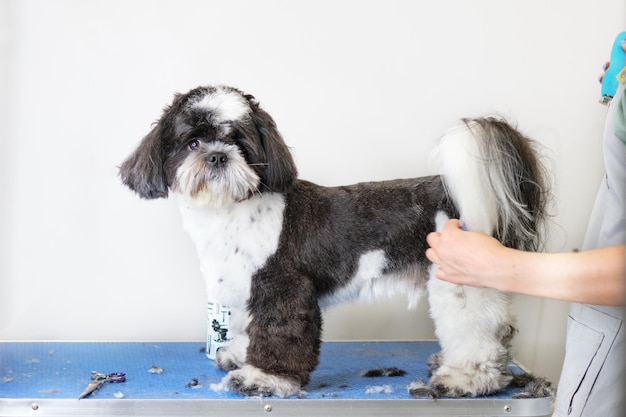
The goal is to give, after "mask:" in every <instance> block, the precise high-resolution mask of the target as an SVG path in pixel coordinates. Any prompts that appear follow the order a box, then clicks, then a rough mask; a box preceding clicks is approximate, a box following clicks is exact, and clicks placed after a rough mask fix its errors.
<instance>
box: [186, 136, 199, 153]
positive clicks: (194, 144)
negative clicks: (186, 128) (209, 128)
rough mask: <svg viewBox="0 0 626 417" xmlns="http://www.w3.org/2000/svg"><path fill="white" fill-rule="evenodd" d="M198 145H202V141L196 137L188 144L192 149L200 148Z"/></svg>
mask: <svg viewBox="0 0 626 417" xmlns="http://www.w3.org/2000/svg"><path fill="white" fill-rule="evenodd" d="M198 146H200V141H199V140H198V139H194V140H192V141H191V142H189V143H188V144H187V148H189V150H190V151H193V150H195V149H198Z"/></svg>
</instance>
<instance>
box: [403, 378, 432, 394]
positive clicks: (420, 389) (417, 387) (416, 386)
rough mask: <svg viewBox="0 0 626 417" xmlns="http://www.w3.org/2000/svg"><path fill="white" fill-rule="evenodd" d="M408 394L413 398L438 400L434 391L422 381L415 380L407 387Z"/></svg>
mask: <svg viewBox="0 0 626 417" xmlns="http://www.w3.org/2000/svg"><path fill="white" fill-rule="evenodd" d="M408 390H409V394H411V395H412V396H413V397H415V398H438V397H437V393H436V392H435V390H433V389H432V388H431V386H430V385H428V383H427V382H426V381H424V380H423V379H416V380H415V381H413V382H411V383H410V384H409V386H408Z"/></svg>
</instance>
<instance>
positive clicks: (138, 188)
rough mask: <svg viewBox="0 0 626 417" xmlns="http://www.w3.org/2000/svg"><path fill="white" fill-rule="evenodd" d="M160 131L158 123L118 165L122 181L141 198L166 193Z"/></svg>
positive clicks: (161, 196)
mask: <svg viewBox="0 0 626 417" xmlns="http://www.w3.org/2000/svg"><path fill="white" fill-rule="evenodd" d="M160 131H161V123H158V124H157V125H156V126H155V127H154V128H153V129H152V131H150V133H148V134H147V135H146V136H145V137H144V138H143V139H142V141H141V143H140V144H139V147H137V149H136V150H135V151H134V152H133V153H132V154H131V155H130V156H129V157H128V158H127V159H126V160H125V161H124V162H123V163H122V166H121V167H120V177H122V182H123V183H124V184H125V185H126V186H128V188H130V189H131V190H133V191H135V192H136V193H137V194H139V196H140V197H142V198H147V199H154V198H166V197H167V194H168V189H167V179H166V177H165V169H164V167H163V152H162V149H161V146H162V144H161V134H160V133H159V132H160Z"/></svg>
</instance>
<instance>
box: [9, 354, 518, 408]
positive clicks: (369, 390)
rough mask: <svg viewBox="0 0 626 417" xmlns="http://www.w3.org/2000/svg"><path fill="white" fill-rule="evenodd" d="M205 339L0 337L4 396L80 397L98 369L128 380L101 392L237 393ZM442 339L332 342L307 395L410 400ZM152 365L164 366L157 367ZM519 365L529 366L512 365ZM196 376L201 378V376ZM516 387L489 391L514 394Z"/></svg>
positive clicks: (131, 395)
mask: <svg viewBox="0 0 626 417" xmlns="http://www.w3.org/2000/svg"><path fill="white" fill-rule="evenodd" d="M202 348H203V343H201V342H0V398H62V399H76V398H78V396H79V394H80V393H81V392H82V391H83V390H84V389H85V388H86V386H87V384H88V383H89V382H90V373H91V371H98V372H102V373H111V372H124V373H126V378H127V379H126V382H123V383H119V384H112V383H110V384H105V385H104V386H103V387H102V388H101V389H100V390H99V391H98V392H97V393H95V394H94V395H93V396H89V397H87V398H85V399H84V400H82V401H89V400H90V399H92V398H99V399H104V398H106V399H113V398H125V399H236V398H242V397H241V396H240V395H237V394H234V393H230V392H227V391H216V390H214V389H211V385H212V384H217V383H219V382H220V380H221V379H222V378H223V377H224V376H225V375H226V373H225V372H224V371H221V370H219V369H217V368H216V367H215V365H214V362H213V361H212V360H210V359H208V358H207V357H206V355H205V353H204V352H203V351H202ZM438 350H439V345H438V344H437V343H436V342H325V343H323V344H322V348H321V356H320V364H319V366H318V367H317V369H316V370H315V371H314V372H313V373H312V375H311V381H310V383H309V384H308V385H307V386H306V387H305V391H306V395H305V396H304V398H307V399H380V398H385V399H411V398H412V397H411V396H410V395H409V393H408V392H407V385H408V384H409V383H410V382H411V381H413V380H414V379H415V378H423V379H428V368H427V365H426V361H427V359H428V357H429V356H430V355H431V354H433V353H434V352H436V351H438ZM153 367H157V368H162V369H163V371H164V372H163V373H151V372H150V369H151V368H153ZM378 367H397V368H400V369H402V370H404V371H406V375H404V376H395V377H375V378H368V377H364V376H362V372H363V371H365V370H368V369H371V368H378ZM511 368H512V369H513V370H514V372H523V371H522V370H521V369H520V368H519V367H517V366H516V365H514V364H511ZM194 380H197V385H195V383H194V382H195V381H194ZM516 390H517V389H514V388H510V389H507V390H505V391H503V392H501V393H498V394H496V395H494V396H491V397H490V398H511V396H512V395H514V394H515V393H516V392H517V391H516Z"/></svg>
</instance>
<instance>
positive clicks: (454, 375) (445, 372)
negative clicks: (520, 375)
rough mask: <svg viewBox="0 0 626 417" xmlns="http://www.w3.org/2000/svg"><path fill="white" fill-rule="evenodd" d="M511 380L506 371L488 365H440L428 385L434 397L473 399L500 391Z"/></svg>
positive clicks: (509, 374)
mask: <svg viewBox="0 0 626 417" xmlns="http://www.w3.org/2000/svg"><path fill="white" fill-rule="evenodd" d="M512 378H513V377H512V375H511V373H510V372H509V370H508V369H506V370H504V371H503V370H501V369H499V368H498V367H496V366H490V365H489V364H481V363H473V364H467V365H466V366H459V367H455V366H449V365H441V366H440V367H439V368H437V370H436V371H435V372H434V373H433V375H432V377H431V378H430V381H429V384H428V385H429V386H430V387H431V389H432V390H433V391H434V393H435V395H436V396H446V397H475V396H478V395H488V394H492V393H494V392H496V391H499V390H501V389H502V388H504V387H506V386H507V385H508V383H509V382H510V381H511V379H512Z"/></svg>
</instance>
